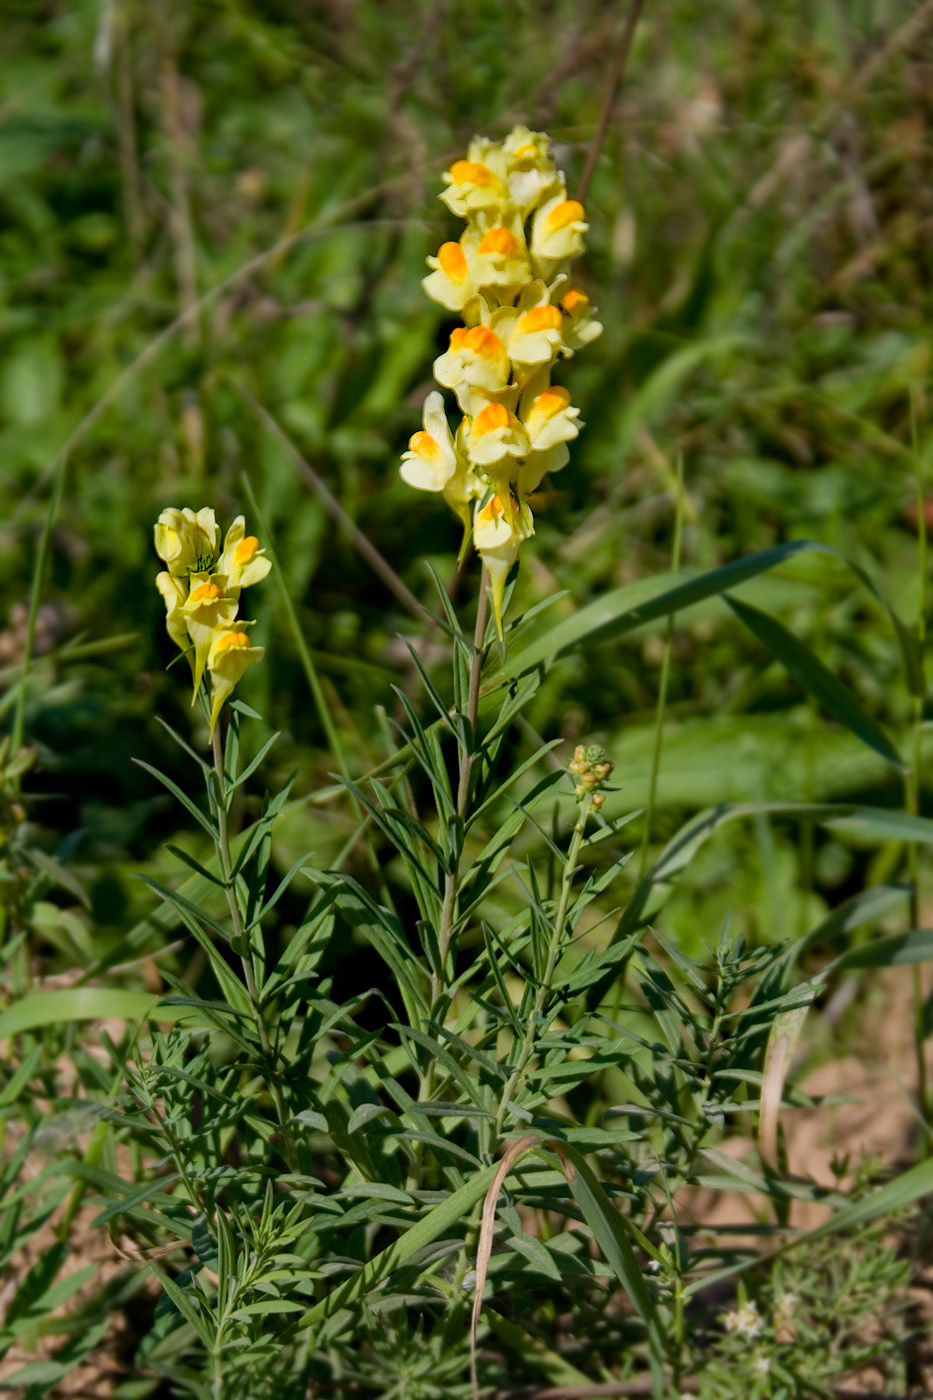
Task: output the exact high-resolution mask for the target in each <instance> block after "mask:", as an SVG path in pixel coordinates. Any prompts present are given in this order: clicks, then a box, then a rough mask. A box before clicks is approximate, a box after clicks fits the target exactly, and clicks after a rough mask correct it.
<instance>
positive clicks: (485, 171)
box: [401, 126, 602, 637]
mask: <svg viewBox="0 0 933 1400" xmlns="http://www.w3.org/2000/svg"><path fill="white" fill-rule="evenodd" d="M444 179H445V181H446V183H447V189H446V190H445V191H444V193H443V194H442V195H441V196H440V197H441V199H442V200H443V201H444V203H445V204H446V205H447V207H448V208H449V209H450V210H451V211H452V212H453V213H454V214H457V215H459V216H460V217H461V218H463V219H465V220H466V224H467V227H466V230H465V232H464V234H463V236H462V237H461V239H460V241H459V243H445V244H444V245H443V246H442V247H441V249H440V250H439V252H438V254H437V257H436V258H429V259H428V264H429V266H430V267H432V268H433V271H432V272H431V273H430V275H429V276H428V277H426V278H425V279H424V284H423V285H424V289H425V291H426V292H427V293H428V295H429V296H430V297H432V298H433V299H434V300H435V301H439V302H440V303H441V305H442V306H446V307H447V308H448V309H449V310H451V311H457V312H459V314H460V315H461V316H462V317H463V320H464V322H465V325H463V326H460V327H458V328H457V329H456V330H455V331H454V332H453V334H452V335H451V337H450V345H449V348H448V349H447V351H446V352H445V354H443V355H441V356H440V358H439V359H438V360H436V361H435V363H434V374H435V377H436V379H437V381H438V383H439V384H442V385H443V386H444V387H445V388H446V389H453V391H454V393H455V394H456V396H457V402H458V404H459V405H460V408H461V410H462V412H463V415H464V416H463V419H462V421H461V423H460V425H459V427H458V429H457V431H456V434H454V433H452V432H451V430H450V427H449V425H448V422H447V414H446V412H445V409H444V400H443V398H442V396H441V395H440V394H439V393H438V392H437V391H434V392H432V393H430V394H429V395H428V397H427V399H426V400H425V404H424V430H423V431H422V432H418V433H415V435H414V437H413V438H412V439H411V442H410V443H409V450H408V451H407V452H406V453H404V455H403V457H402V466H401V474H402V477H403V479H404V480H405V481H406V482H407V483H408V484H409V486H415V487H417V488H418V489H419V490H421V491H439V492H443V495H444V498H445V500H446V501H447V503H448V505H450V506H451V508H452V509H453V510H454V511H455V512H456V514H457V515H458V516H459V517H460V519H461V520H462V521H463V525H464V531H465V533H464V549H465V548H466V546H467V544H468V542H469V539H470V537H471V534H472V539H473V543H474V545H475V546H476V548H477V550H478V551H479V553H480V555H481V556H482V559H483V562H484V564H485V566H486V569H487V570H488V572H489V577H490V583H491V587H492V600H493V610H494V612H495V618H496V627H497V629H498V632H499V636H500V637H501V636H502V595H503V590H504V588H505V580H506V577H507V575H508V572H509V569H510V568H511V566H512V564H514V562H515V560H516V559H517V558H518V551H519V547H520V545H521V544H522V542H523V541H524V540H526V539H528V537H529V536H530V535H532V534H533V533H534V521H533V518H532V514H531V510H530V509H529V506H528V497H529V495H530V494H531V493H532V492H533V491H535V490H536V489H537V487H538V486H539V484H540V482H541V480H542V478H543V477H544V475H545V473H547V472H555V471H559V470H560V468H561V467H563V466H565V465H566V463H567V461H568V459H569V452H568V449H567V443H568V442H570V441H571V440H572V439H573V438H575V437H576V436H577V434H578V432H579V431H580V428H581V427H582V426H583V425H582V423H580V422H579V413H580V410H579V409H577V408H573V407H572V406H571V403H570V395H569V394H568V392H567V390H566V389H564V388H562V387H560V386H559V385H552V384H551V370H552V369H553V367H554V364H555V362H556V361H557V358H558V356H560V355H564V356H570V355H572V354H573V353H574V351H576V350H579V349H581V348H582V347H583V346H584V345H587V344H589V342H590V341H591V340H594V339H595V338H596V336H598V335H599V334H600V332H601V330H602V326H601V325H600V324H599V322H598V321H596V320H594V319H593V315H592V312H591V307H590V303H589V298H588V297H587V295H586V293H585V292H584V291H582V289H581V288H579V287H574V286H571V285H570V279H569V275H568V267H569V264H570V260H571V258H573V257H574V256H575V254H577V253H579V252H580V251H581V250H582V248H583V234H584V233H585V232H586V229H587V227H588V225H587V224H586V223H585V222H584V219H583V206H582V205H581V204H579V203H578V202H577V200H575V199H568V198H567V188H566V182H565V179H564V175H563V172H562V171H560V170H557V169H556V168H555V166H554V162H553V161H552V159H551V156H550V154H549V150H548V139H547V137H546V136H544V135H542V134H540V133H539V132H533V131H529V130H528V128H527V127H523V126H521V127H516V128H515V130H514V131H513V132H512V133H511V135H509V136H507V137H506V139H505V140H504V141H502V142H495V141H488V140H485V139H483V138H480V137H477V138H476V139H475V140H474V141H473V142H472V144H471V146H470V150H469V154H468V157H467V159H466V160H458V161H455V162H454V164H453V165H452V166H451V167H450V170H448V171H447V172H446V173H445V175H444Z"/></svg>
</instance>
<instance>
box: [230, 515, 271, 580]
mask: <svg viewBox="0 0 933 1400" xmlns="http://www.w3.org/2000/svg"><path fill="white" fill-rule="evenodd" d="M271 568H272V564H271V562H270V561H269V560H268V559H267V558H266V555H265V551H264V550H262V549H260V547H259V540H258V539H257V538H256V536H255V535H248V534H247V533H246V521H245V519H244V517H243V516H242V515H238V516H237V518H236V520H234V522H233V524H232V525H231V526H230V529H229V530H228V531H227V534H226V536H225V538H224V547H223V553H222V554H221V556H220V563H219V564H218V566H217V573H218V574H222V575H223V576H224V578H225V579H226V580H227V583H228V585H229V587H231V588H249V587H250V586H251V585H252V584H254V583H259V582H260V580H262V579H264V578H265V576H266V574H267V573H268V572H269V570H270V569H271Z"/></svg>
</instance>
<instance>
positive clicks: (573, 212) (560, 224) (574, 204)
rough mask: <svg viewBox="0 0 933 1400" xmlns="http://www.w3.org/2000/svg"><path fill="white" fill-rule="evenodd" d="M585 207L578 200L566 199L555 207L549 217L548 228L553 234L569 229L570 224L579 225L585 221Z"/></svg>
mask: <svg viewBox="0 0 933 1400" xmlns="http://www.w3.org/2000/svg"><path fill="white" fill-rule="evenodd" d="M583 217H584V214H583V205H582V204H581V203H580V201H579V200H578V199H565V200H563V201H562V202H561V203H560V204H557V205H555V206H554V208H553V209H552V210H551V212H550V214H548V216H547V223H548V228H549V229H550V230H551V232H552V233H556V232H557V230H558V229H562V228H568V227H569V226H570V224H578V223H581V222H582V221H583Z"/></svg>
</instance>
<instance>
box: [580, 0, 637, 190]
mask: <svg viewBox="0 0 933 1400" xmlns="http://www.w3.org/2000/svg"><path fill="white" fill-rule="evenodd" d="M644 2H645V0H632V2H631V4H630V5H629V9H628V14H627V15H626V16H625V24H624V26H623V29H622V37H621V38H620V40H619V47H618V48H617V49H616V56H615V59H614V61H613V64H612V72H611V73H610V75H609V88H608V90H607V92H606V100H605V101H604V102H603V110H602V111H601V112H600V114H599V121H598V122H597V124H596V131H595V132H594V134H593V140H592V141H591V142H590V149H589V151H588V152H587V157H586V164H585V165H584V167H583V174H582V175H581V176H580V183H579V185H578V186H577V194H576V197H577V199H578V200H579V201H580V203H581V204H582V203H583V201H584V200H585V199H586V195H587V191H588V190H589V187H590V181H591V180H592V178H593V171H594V170H595V169H596V162H597V161H598V160H599V153H600V151H601V150H602V145H603V141H604V140H605V139H606V132H607V131H608V129H609V122H610V120H611V118H612V111H613V108H614V107H615V105H616V98H617V97H618V95H619V88H620V87H621V86H622V77H623V74H624V73H625V63H626V60H627V58H628V55H629V50H630V49H631V47H632V40H633V39H634V37H635V28H636V26H637V24H638V19H639V16H640V14H641V11H642V6H643V5H644Z"/></svg>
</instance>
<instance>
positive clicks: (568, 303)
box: [561, 287, 590, 316]
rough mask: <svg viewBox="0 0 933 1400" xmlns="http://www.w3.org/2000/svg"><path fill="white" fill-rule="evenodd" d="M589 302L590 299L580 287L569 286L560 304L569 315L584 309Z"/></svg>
mask: <svg viewBox="0 0 933 1400" xmlns="http://www.w3.org/2000/svg"><path fill="white" fill-rule="evenodd" d="M589 304H590V299H589V297H588V296H587V294H586V292H585V291H584V290H583V288H582V287H571V288H570V289H569V290H568V291H567V293H566V294H565V296H564V299H563V301H562V302H561V306H562V307H563V308H564V310H565V311H566V312H567V314H568V315H569V316H572V315H573V314H574V312H575V311H585V310H586V308H587V307H588V306H589Z"/></svg>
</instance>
